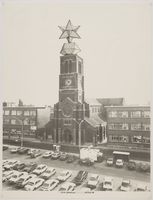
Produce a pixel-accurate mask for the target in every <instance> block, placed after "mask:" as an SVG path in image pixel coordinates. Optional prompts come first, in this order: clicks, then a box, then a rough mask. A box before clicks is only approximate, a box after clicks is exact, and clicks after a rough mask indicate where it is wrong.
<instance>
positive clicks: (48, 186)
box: [40, 179, 59, 191]
mask: <svg viewBox="0 0 153 200" xmlns="http://www.w3.org/2000/svg"><path fill="white" fill-rule="evenodd" d="M58 184H59V181H58V180H56V179H51V180H47V181H46V182H45V183H44V184H43V186H42V187H41V188H40V191H52V190H53V189H54V188H55V187H57V186H58Z"/></svg>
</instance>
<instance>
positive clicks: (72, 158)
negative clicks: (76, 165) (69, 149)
mask: <svg viewBox="0 0 153 200" xmlns="http://www.w3.org/2000/svg"><path fill="white" fill-rule="evenodd" d="M75 160H76V158H75V156H73V155H69V156H68V158H67V161H66V162H67V163H73V162H74V161H75Z"/></svg>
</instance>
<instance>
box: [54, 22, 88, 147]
mask: <svg viewBox="0 0 153 200" xmlns="http://www.w3.org/2000/svg"><path fill="white" fill-rule="evenodd" d="M79 27H80V26H73V25H72V23H71V21H70V20H69V21H68V23H67V25H66V27H61V26H59V28H60V29H61V31H62V34H61V36H60V39H64V38H65V39H67V43H64V44H63V47H62V49H61V52H60V53H61V54H62V55H61V57H60V75H59V102H58V103H57V104H55V106H54V142H55V143H58V144H73V145H81V141H82V137H83V135H84V129H83V126H82V125H83V122H84V117H85V102H84V73H83V71H84V70H83V59H82V58H81V57H80V56H78V55H77V53H78V52H80V48H79V47H78V45H77V44H76V43H75V42H72V40H73V39H74V38H78V39H79V38H80V36H79V35H78V33H77V31H78V29H79Z"/></svg>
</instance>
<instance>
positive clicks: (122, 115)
mask: <svg viewBox="0 0 153 200" xmlns="http://www.w3.org/2000/svg"><path fill="white" fill-rule="evenodd" d="M118 117H121V118H127V117H128V111H120V112H118Z"/></svg>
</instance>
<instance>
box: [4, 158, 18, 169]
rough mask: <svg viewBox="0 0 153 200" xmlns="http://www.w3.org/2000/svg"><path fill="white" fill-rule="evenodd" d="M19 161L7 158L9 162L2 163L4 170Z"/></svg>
mask: <svg viewBox="0 0 153 200" xmlns="http://www.w3.org/2000/svg"><path fill="white" fill-rule="evenodd" d="M19 162H20V161H17V160H9V162H8V163H6V164H5V165H4V169H6V170H9V169H12V168H13V167H14V166H15V165H17V164H18V163H19Z"/></svg>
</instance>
